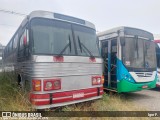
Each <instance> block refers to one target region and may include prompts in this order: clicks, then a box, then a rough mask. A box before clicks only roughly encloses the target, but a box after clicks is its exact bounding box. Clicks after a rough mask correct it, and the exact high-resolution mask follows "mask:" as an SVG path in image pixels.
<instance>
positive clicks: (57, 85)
mask: <svg viewBox="0 0 160 120" xmlns="http://www.w3.org/2000/svg"><path fill="white" fill-rule="evenodd" d="M59 89H61V80H60V79H47V80H44V91H50V90H59Z"/></svg>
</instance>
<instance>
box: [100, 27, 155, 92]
mask: <svg viewBox="0 0 160 120" xmlns="http://www.w3.org/2000/svg"><path fill="white" fill-rule="evenodd" d="M98 37H99V41H100V49H101V55H102V57H103V60H104V65H103V66H104V71H103V73H104V80H105V82H104V89H107V90H112V91H116V92H118V93H121V92H135V91H140V90H145V89H151V88H154V87H155V86H156V81H157V72H156V54H155V44H154V42H153V34H152V33H150V32H147V31H144V30H141V29H136V28H131V27H118V28H114V29H111V30H107V31H104V32H101V33H98Z"/></svg>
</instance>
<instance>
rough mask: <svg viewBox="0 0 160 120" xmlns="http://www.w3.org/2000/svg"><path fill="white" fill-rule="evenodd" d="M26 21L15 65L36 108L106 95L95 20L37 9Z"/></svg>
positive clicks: (20, 79) (72, 102)
mask: <svg viewBox="0 0 160 120" xmlns="http://www.w3.org/2000/svg"><path fill="white" fill-rule="evenodd" d="M22 25H23V26H24V27H23V28H22V29H20V32H19V33H21V34H22V35H19V36H22V39H20V41H19V43H18V44H20V48H18V49H17V56H18V57H17V58H16V59H17V62H16V63H15V65H14V66H15V71H16V73H18V76H19V81H20V84H21V85H22V86H23V87H24V88H25V89H27V90H28V91H29V92H30V101H31V103H32V104H33V105H34V107H35V108H36V109H45V108H52V107H58V106H64V105H69V104H74V103H79V102H84V101H89V100H94V99H99V98H101V97H102V94H103V88H102V87H103V79H102V59H101V57H100V54H99V50H98V45H97V37H96V31H95V26H94V25H93V24H92V23H90V22H88V21H85V20H82V19H79V18H74V17H71V16H66V15H61V14H58V13H52V12H45V11H34V12H32V13H31V14H30V15H29V16H28V17H27V18H26V19H25V20H24V21H23V22H22ZM22 25H21V26H22ZM26 36H27V37H26ZM23 44H25V45H23ZM6 56H7V55H6Z"/></svg>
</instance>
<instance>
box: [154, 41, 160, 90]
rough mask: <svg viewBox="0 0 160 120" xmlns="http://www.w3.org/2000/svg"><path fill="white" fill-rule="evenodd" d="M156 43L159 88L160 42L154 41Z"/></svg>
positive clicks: (159, 85) (158, 85)
mask: <svg viewBox="0 0 160 120" xmlns="http://www.w3.org/2000/svg"><path fill="white" fill-rule="evenodd" d="M154 42H155V43H156V56H157V75H158V80H157V84H156V86H157V87H160V40H154Z"/></svg>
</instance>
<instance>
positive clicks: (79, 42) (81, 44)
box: [78, 36, 95, 58]
mask: <svg viewBox="0 0 160 120" xmlns="http://www.w3.org/2000/svg"><path fill="white" fill-rule="evenodd" d="M78 44H79V47H80V50H81V52H82V46H83V48H84V49H85V50H86V51H87V52H88V53H89V54H90V57H91V58H95V57H94V56H93V54H92V53H91V51H90V50H89V49H88V48H87V47H86V46H85V45H84V44H83V43H81V41H80V38H79V36H78Z"/></svg>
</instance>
